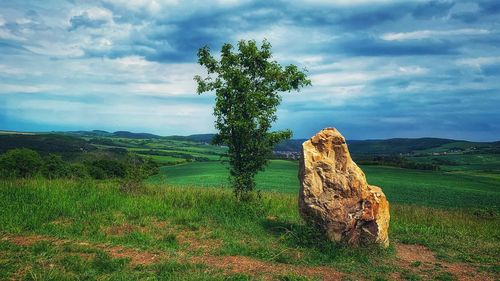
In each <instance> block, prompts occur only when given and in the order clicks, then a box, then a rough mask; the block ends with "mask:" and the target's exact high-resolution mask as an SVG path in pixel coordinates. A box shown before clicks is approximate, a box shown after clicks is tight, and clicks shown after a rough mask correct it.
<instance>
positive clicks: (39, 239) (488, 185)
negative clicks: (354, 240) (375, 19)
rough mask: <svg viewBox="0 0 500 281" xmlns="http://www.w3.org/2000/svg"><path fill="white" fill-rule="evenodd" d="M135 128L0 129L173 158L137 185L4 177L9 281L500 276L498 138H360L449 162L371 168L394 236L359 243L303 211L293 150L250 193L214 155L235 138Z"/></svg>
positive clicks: (0, 245)
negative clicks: (122, 131) (235, 189)
mask: <svg viewBox="0 0 500 281" xmlns="http://www.w3.org/2000/svg"><path fill="white" fill-rule="evenodd" d="M131 136H132V137H131V138H126V137H121V136H120V137H117V136H108V135H106V136H105V137H101V136H99V137H95V136H85V137H74V136H62V137H61V136H59V135H56V134H48V135H36V134H35V135H4V136H3V137H2V142H0V149H3V150H2V151H6V150H8V149H11V148H15V147H19V146H20V145H21V146H22V147H28V148H31V149H35V150H37V151H39V153H40V154H42V155H47V154H48V153H58V154H60V155H62V156H63V157H64V159H65V160H67V161H71V162H72V163H74V162H76V163H84V161H89V160H93V159H100V158H103V159H108V158H110V159H114V158H117V157H124V156H125V155H127V152H134V153H137V154H139V155H142V156H144V157H151V158H152V159H153V160H154V161H156V162H157V163H159V164H160V165H163V166H162V167H161V168H160V173H159V174H158V175H154V176H152V177H150V178H149V179H147V180H146V186H145V187H144V188H139V189H137V190H131V191H128V192H127V191H123V189H121V188H120V186H121V184H122V183H123V179H120V178H115V179H111V180H93V179H90V178H85V179H79V180H74V179H73V180H72V179H57V180H48V179H43V178H41V177H40V176H38V177H37V176H35V177H34V178H29V179H17V180H16V179H5V180H2V181H0V280H270V279H271V280H323V279H327V280H328V278H330V279H333V280H409V281H410V280H461V279H460V278H469V279H466V280H500V268H499V262H500V260H499V255H498V253H499V252H500V227H498V226H499V225H500V157H499V155H500V154H497V153H494V152H495V150H494V149H495V146H494V145H495V144H487V145H485V147H484V148H483V149H481V148H479V149H480V151H475V149H474V147H475V146H478V145H477V144H476V143H468V142H456V141H454V142H450V141H449V140H436V139H420V140H415V141H413V140H387V141H367V142H357V144H356V145H357V146H358V149H362V150H364V151H368V152H369V151H381V150H384V149H386V147H392V149H393V150H394V151H398V150H403V151H412V149H414V148H419V149H420V154H411V155H410V156H407V157H408V159H410V160H411V161H415V162H420V163H430V164H437V165H439V167H440V170H439V171H424V170H415V169H413V170H410V169H401V168H395V167H387V166H378V165H365V166H361V168H362V169H363V171H364V172H365V174H366V176H367V179H368V182H369V183H370V184H373V185H378V186H380V187H382V189H383V191H384V193H385V194H386V196H387V197H388V199H389V202H390V204H391V205H390V206H391V208H390V211H391V224H390V239H391V246H390V247H389V249H379V248H376V247H368V248H357V249H356V248H355V249H352V248H349V247H347V246H345V245H341V244H334V243H331V242H328V241H326V240H325V238H324V237H322V236H321V235H320V234H319V233H318V232H317V231H316V230H315V229H313V228H311V227H310V226H308V225H306V224H305V223H304V221H303V220H302V219H301V218H300V217H299V214H298V208H297V192H298V189H299V181H298V178H297V173H298V162H297V161H289V160H271V161H270V163H269V166H268V167H267V168H266V170H265V171H264V172H261V173H259V174H258V175H257V177H256V181H257V189H258V190H259V191H260V193H259V194H260V196H258V197H256V199H255V200H254V201H251V202H247V203H242V202H238V201H237V200H236V199H235V198H234V195H233V193H232V191H231V189H230V188H229V183H228V167H227V166H225V165H223V164H221V163H220V162H219V161H217V160H218V159H219V158H220V156H221V155H222V154H223V153H224V151H225V148H223V147H217V146H212V145H207V144H205V143H202V142H195V141H190V140H187V139H185V138H183V137H168V138H163V137H157V138H152V139H143V138H138V137H140V136H142V135H140V136H137V135H133V134H132V135H131ZM440 143H443V144H440ZM365 144H367V146H365ZM436 145H438V146H436ZM457 147H458V148H460V149H463V150H464V151H463V153H462V152H453V153H451V152H450V151H451V150H454V149H455V150H456V149H457ZM82 148H83V149H82ZM425 149H427V150H428V152H425V153H423V152H422V151H425ZM488 151H490V152H491V153H487V152H488ZM444 152H447V153H446V154H445V153H444ZM448 152H450V153H448ZM435 153H437V154H436V155H434V154H435ZM393 156H394V155H393ZM397 157H399V156H397V155H396V158H397ZM226 165H227V164H226ZM415 253H417V254H416V256H415ZM421 257H423V258H421Z"/></svg>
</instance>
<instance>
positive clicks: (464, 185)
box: [150, 160, 500, 211]
mask: <svg viewBox="0 0 500 281" xmlns="http://www.w3.org/2000/svg"><path fill="white" fill-rule="evenodd" d="M362 169H363V170H364V172H365V174H366V176H367V179H368V181H369V183H370V184H373V185H378V186H381V187H382V189H383V191H384V193H385V194H386V196H387V197H388V198H389V201H390V202H392V203H405V204H416V205H425V206H432V207H441V208H493V209H496V210H497V211H498V210H499V209H500V181H498V180H497V179H495V178H489V177H484V176H481V175H480V174H479V175H478V174H463V173H461V174H451V173H446V172H440V171H437V172H436V171H419V170H408V169H399V168H392V167H383V166H364V167H362ZM297 170H298V163H297V162H292V161H284V160H272V161H271V162H270V164H269V167H268V168H267V169H266V170H265V171H264V172H261V173H259V174H258V175H257V177H256V181H257V188H258V189H259V190H263V191H279V192H285V193H296V192H298V189H299V181H298V178H297ZM161 175H163V177H160V176H156V177H153V178H151V179H150V181H151V182H156V183H158V182H163V183H166V184H168V185H175V186H200V187H227V186H228V170H227V167H225V166H224V165H222V164H220V163H219V162H192V163H188V164H183V165H176V166H169V167H162V169H161Z"/></svg>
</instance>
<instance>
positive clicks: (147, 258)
mask: <svg viewBox="0 0 500 281" xmlns="http://www.w3.org/2000/svg"><path fill="white" fill-rule="evenodd" d="M1 240H2V241H9V242H11V243H13V244H16V245H18V246H31V245H33V244H35V243H37V242H40V241H46V242H50V243H51V244H53V245H56V246H58V245H63V244H67V243H73V244H75V245H79V246H85V247H88V248H90V249H99V250H102V251H104V252H105V253H107V254H108V255H110V256H111V257H112V258H129V259H130V263H131V264H132V265H149V264H153V263H156V262H158V261H160V260H161V259H162V258H164V257H166V255H165V254H164V253H160V252H148V251H140V250H136V249H133V248H125V247H122V246H111V245H107V244H91V243H87V242H76V243H75V242H72V241H70V240H58V239H54V238H51V237H45V236H41V235H33V236H8V237H3V238H2V239H1ZM75 254H78V255H79V256H81V257H83V258H85V259H89V258H91V257H94V254H89V253H79V252H75Z"/></svg>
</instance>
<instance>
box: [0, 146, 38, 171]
mask: <svg viewBox="0 0 500 281" xmlns="http://www.w3.org/2000/svg"><path fill="white" fill-rule="evenodd" d="M42 166H43V162H42V158H41V157H40V154H38V152H36V151H34V150H31V149H27V148H16V149H11V150H9V151H7V152H6V153H5V154H3V155H2V156H1V157H0V176H1V177H3V178H29V177H33V176H35V175H37V174H38V173H39V172H40V170H41V169H42Z"/></svg>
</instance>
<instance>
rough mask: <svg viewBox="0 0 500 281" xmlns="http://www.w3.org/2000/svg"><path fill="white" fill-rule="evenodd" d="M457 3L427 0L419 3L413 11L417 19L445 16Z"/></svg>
mask: <svg viewBox="0 0 500 281" xmlns="http://www.w3.org/2000/svg"><path fill="white" fill-rule="evenodd" d="M454 5H455V2H454V1H449V0H448V1H427V2H423V3H420V4H418V5H417V6H416V7H415V9H414V10H413V12H412V16H413V17H415V18H417V19H429V18H435V17H444V16H446V15H447V14H448V12H449V11H450V9H451V8H452V7H453V6H454Z"/></svg>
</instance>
